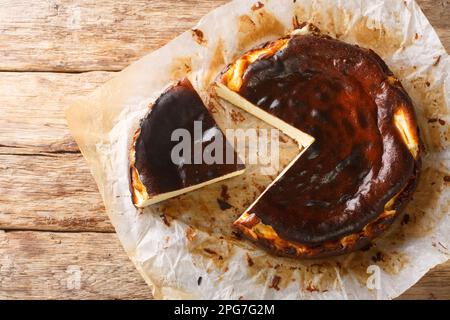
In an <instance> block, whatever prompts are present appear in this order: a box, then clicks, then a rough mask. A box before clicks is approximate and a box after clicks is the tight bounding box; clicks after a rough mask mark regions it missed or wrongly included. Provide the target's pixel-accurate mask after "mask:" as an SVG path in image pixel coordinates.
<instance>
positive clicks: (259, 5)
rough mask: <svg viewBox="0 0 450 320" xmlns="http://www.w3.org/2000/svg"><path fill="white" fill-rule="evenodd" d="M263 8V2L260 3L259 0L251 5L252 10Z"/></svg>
mask: <svg viewBox="0 0 450 320" xmlns="http://www.w3.org/2000/svg"><path fill="white" fill-rule="evenodd" d="M262 8H264V4H263V3H261V2H260V1H258V2H256V3H255V4H253V5H252V11H256V10H259V9H262Z"/></svg>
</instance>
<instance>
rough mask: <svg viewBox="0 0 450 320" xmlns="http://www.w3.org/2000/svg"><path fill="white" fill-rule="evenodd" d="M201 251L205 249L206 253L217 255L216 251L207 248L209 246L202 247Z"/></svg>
mask: <svg viewBox="0 0 450 320" xmlns="http://www.w3.org/2000/svg"><path fill="white" fill-rule="evenodd" d="M203 251H205V252H206V253H209V254H213V255H217V252H215V251H214V250H212V249H209V248H203Z"/></svg>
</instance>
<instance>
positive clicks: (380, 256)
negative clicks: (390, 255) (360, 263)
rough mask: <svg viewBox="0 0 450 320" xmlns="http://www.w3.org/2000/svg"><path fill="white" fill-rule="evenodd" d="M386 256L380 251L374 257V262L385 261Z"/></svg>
mask: <svg viewBox="0 0 450 320" xmlns="http://www.w3.org/2000/svg"><path fill="white" fill-rule="evenodd" d="M384 259H385V258H384V254H383V253H382V252H381V251H378V252H377V253H376V254H375V255H374V256H373V257H372V261H373V262H375V263H377V262H380V261H384Z"/></svg>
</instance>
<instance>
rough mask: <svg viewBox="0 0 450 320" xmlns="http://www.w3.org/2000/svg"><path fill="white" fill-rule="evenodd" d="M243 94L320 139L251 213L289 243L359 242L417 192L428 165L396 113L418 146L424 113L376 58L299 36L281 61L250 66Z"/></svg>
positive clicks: (342, 45) (274, 58)
mask: <svg viewBox="0 0 450 320" xmlns="http://www.w3.org/2000/svg"><path fill="white" fill-rule="evenodd" d="M269 46H270V44H269ZM393 79H394V80H393ZM237 92H238V93H239V94H240V95H242V96H243V97H244V98H246V99H247V100H249V101H250V102H252V103H253V104H255V105H257V106H259V107H260V108H262V109H264V110H265V111H267V112H270V113H271V114H273V115H275V116H277V117H279V118H280V119H282V120H284V121H285V122H287V123H289V124H290V125H293V126H295V127H297V128H299V129H300V130H302V131H304V132H306V133H308V134H310V135H311V136H313V137H314V138H315V139H316V142H315V143H314V144H313V145H312V146H311V147H310V148H309V149H308V150H307V151H306V153H305V154H304V155H303V156H302V157H301V158H300V160H299V161H298V162H297V163H296V164H294V166H293V167H292V168H291V169H290V170H289V171H288V172H287V173H286V174H285V175H284V176H283V178H282V179H281V180H279V181H278V182H277V183H276V184H275V185H274V186H273V187H272V188H271V189H269V190H268V191H267V193H266V194H265V195H264V196H263V197H262V198H261V199H260V201H259V202H258V203H257V204H256V205H255V206H254V207H253V208H252V209H251V211H250V212H249V214H255V215H256V216H257V217H258V218H259V219H261V220H262V222H263V223H264V224H265V225H269V226H271V227H272V228H273V229H274V230H275V231H276V233H277V234H278V236H279V237H280V238H282V239H285V240H288V241H293V242H297V243H302V244H306V245H310V246H315V245H319V244H321V243H323V242H326V241H333V240H337V239H339V238H342V237H344V236H347V235H351V234H355V233H359V232H361V231H362V230H363V228H364V227H365V226H366V225H367V224H368V223H370V222H372V221H374V220H376V219H377V218H378V217H379V216H380V215H381V214H382V213H383V212H384V211H385V206H386V204H387V203H388V202H389V201H390V200H391V199H392V198H394V197H395V196H396V195H398V194H399V193H400V192H402V191H403V190H407V191H408V192H411V189H412V188H410V187H408V188H406V186H408V184H410V183H411V180H412V179H413V178H414V177H415V175H416V174H417V170H418V161H416V159H415V158H414V156H413V154H414V153H412V152H411V151H410V150H409V149H408V147H407V145H406V144H405V143H404V136H402V132H401V131H399V129H398V128H397V127H396V126H395V123H394V114H399V112H400V111H401V113H403V114H405V115H406V118H405V119H406V121H407V125H408V128H409V129H410V130H412V133H410V136H411V137H412V138H413V140H414V139H415V143H416V144H418V129H417V126H416V124H415V118H414V112H413V109H412V105H411V102H410V99H409V98H408V96H407V94H406V93H405V91H404V90H403V88H402V87H401V85H400V83H399V82H397V81H396V80H395V78H393V77H392V73H391V72H390V71H389V69H388V68H387V66H386V65H385V64H384V62H383V61H382V60H381V59H380V58H379V57H378V56H377V55H376V54H374V53H373V52H370V51H368V50H364V49H361V48H359V47H356V46H351V45H348V44H345V43H343V42H340V41H337V40H334V39H331V38H328V37H323V36H317V35H305V36H294V37H293V38H292V39H291V40H290V41H289V43H288V45H287V46H286V47H284V48H283V49H282V50H280V51H278V52H277V53H276V54H274V55H271V56H265V57H264V56H262V57H261V58H259V59H258V60H256V61H254V62H253V63H251V64H249V65H248V67H247V68H246V69H245V70H244V73H243V77H242V85H241V86H240V88H238V90H237ZM405 188H406V189H405ZM406 198H407V196H405V195H402V196H401V197H399V198H398V199H397V200H396V201H395V202H396V203H395V206H394V208H393V209H394V210H395V209H397V208H399V207H400V206H401V204H402V203H401V202H402V201H404V200H406Z"/></svg>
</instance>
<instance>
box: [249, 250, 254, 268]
mask: <svg viewBox="0 0 450 320" xmlns="http://www.w3.org/2000/svg"><path fill="white" fill-rule="evenodd" d="M247 264H248V266H249V267H253V266H254V264H255V262H253V259H252V257H251V256H250V254H249V253H247Z"/></svg>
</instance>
